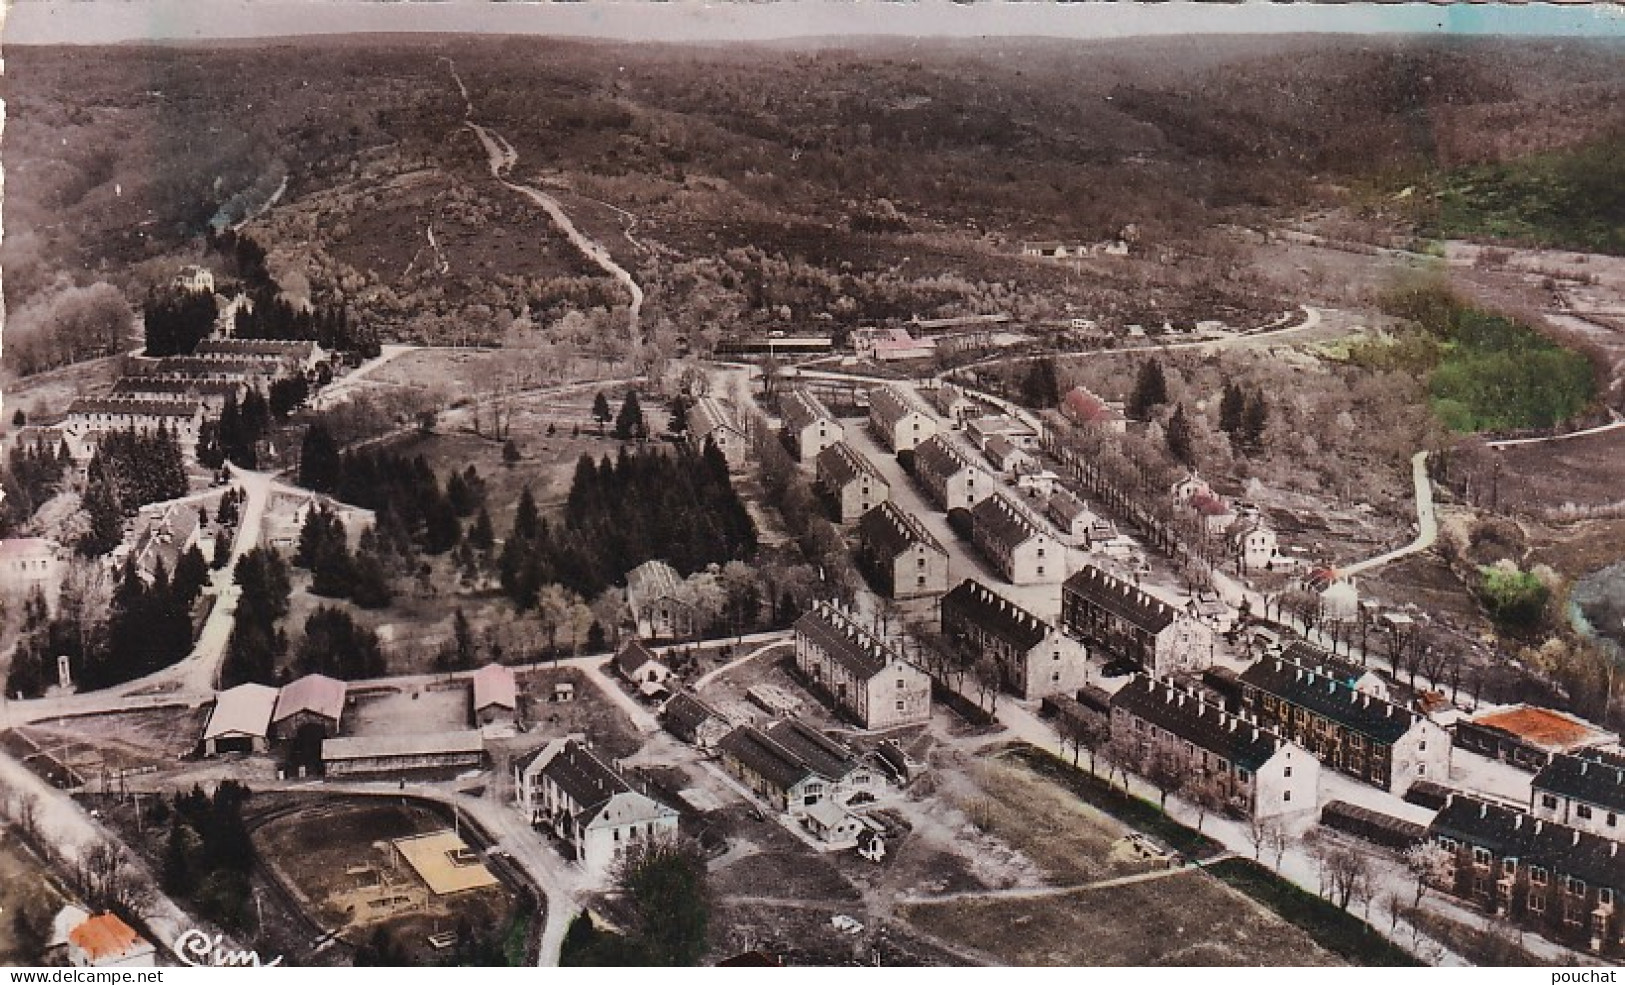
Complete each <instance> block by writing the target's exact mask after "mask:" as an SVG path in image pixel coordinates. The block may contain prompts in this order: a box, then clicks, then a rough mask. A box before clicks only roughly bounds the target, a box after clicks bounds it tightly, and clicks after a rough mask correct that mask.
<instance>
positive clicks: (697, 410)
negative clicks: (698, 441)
mask: <svg viewBox="0 0 1625 985" xmlns="http://www.w3.org/2000/svg"><path fill="white" fill-rule="evenodd" d="M724 429H726V430H729V431H734V432H738V431H739V425H738V424H735V423H734V418H733V414H731V413H730V412H729V411H728V409H727V408H726V407H724V406H722V404H721V402H719V401H718V400H717V398H715V397H701V398H700V399H699V401H698V402H697V403H695V404H694V409H693V410H691V411H690V412H689V415H688V433H689V435H690V436H691V437H694V438H703V437H705V436H706V435H708V434H714V433H715V432H717V431H721V430H724Z"/></svg>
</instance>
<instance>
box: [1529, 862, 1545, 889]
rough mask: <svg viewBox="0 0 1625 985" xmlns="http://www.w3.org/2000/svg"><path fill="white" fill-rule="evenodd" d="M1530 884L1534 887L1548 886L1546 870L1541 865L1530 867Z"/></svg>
mask: <svg viewBox="0 0 1625 985" xmlns="http://www.w3.org/2000/svg"><path fill="white" fill-rule="evenodd" d="M1529 882H1530V884H1531V885H1534V886H1544V885H1546V869H1545V868H1544V867H1542V866H1539V865H1531V866H1530V867H1529Z"/></svg>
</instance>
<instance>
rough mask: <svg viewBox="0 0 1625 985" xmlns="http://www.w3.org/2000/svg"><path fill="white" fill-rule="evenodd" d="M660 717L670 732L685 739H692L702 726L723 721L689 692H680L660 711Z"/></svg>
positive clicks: (712, 709) (713, 710)
mask: <svg viewBox="0 0 1625 985" xmlns="http://www.w3.org/2000/svg"><path fill="white" fill-rule="evenodd" d="M660 717H661V719H662V720H663V721H664V722H665V724H666V730H667V731H668V732H671V733H672V734H673V735H676V736H678V737H679V738H683V739H692V738H693V737H694V736H695V735H696V734H697V733H698V732H699V729H700V726H701V725H704V724H705V723H706V722H708V721H710V720H711V719H713V718H714V719H716V720H718V721H722V720H723V718H722V716H721V715H719V714H717V712H716V709H714V708H712V707H711V706H710V705H708V704H706V703H705V702H703V701H701V700H700V699H699V698H697V697H695V696H694V695H692V694H690V693H689V692H687V691H680V692H678V693H677V694H676V695H675V696H674V697H673V698H672V699H671V700H670V701H668V702H666V706H665V707H664V708H662V709H660Z"/></svg>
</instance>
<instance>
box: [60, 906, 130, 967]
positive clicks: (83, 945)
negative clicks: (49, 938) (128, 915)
mask: <svg viewBox="0 0 1625 985" xmlns="http://www.w3.org/2000/svg"><path fill="white" fill-rule="evenodd" d="M68 940H69V942H71V943H72V944H73V945H74V946H75V947H77V948H79V949H80V950H81V951H84V952H85V955H86V956H87V957H88V958H90V960H92V961H104V960H106V959H108V958H121V957H123V956H125V955H126V954H129V953H130V952H131V951H133V950H135V949H136V945H137V944H144V943H146V942H145V941H143V940H141V935H140V934H138V933H136V932H135V931H134V930H133V929H131V927H130V925H129V924H127V923H125V922H124V921H123V920H120V919H119V918H118V917H117V916H115V915H113V914H111V913H103V914H99V915H97V916H94V917H91V918H90V919H89V920H86V921H85V922H84V923H82V924H80V925H79V926H77V927H75V928H73V929H72V930H70V931H68Z"/></svg>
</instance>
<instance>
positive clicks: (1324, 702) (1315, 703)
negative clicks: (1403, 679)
mask: <svg viewBox="0 0 1625 985" xmlns="http://www.w3.org/2000/svg"><path fill="white" fill-rule="evenodd" d="M1241 683H1242V684H1243V686H1247V687H1255V688H1258V689H1259V690H1261V691H1264V692H1267V693H1269V694H1273V695H1275V696H1276V697H1279V698H1281V699H1283V700H1285V701H1286V702H1287V703H1289V704H1291V705H1294V706H1296V707H1299V708H1307V709H1309V710H1310V711H1312V712H1314V713H1315V714H1317V715H1320V716H1321V717H1323V718H1327V719H1330V720H1331V721H1334V722H1336V723H1337V724H1339V725H1341V726H1343V727H1344V728H1347V729H1351V730H1353V731H1354V732H1357V733H1359V734H1360V735H1363V736H1365V737H1366V738H1368V739H1371V740H1373V741H1375V742H1380V743H1384V744H1388V745H1391V744H1393V743H1394V742H1395V741H1397V740H1398V739H1399V738H1400V737H1401V736H1403V735H1404V734H1405V733H1406V732H1409V731H1410V729H1411V726H1412V725H1413V724H1415V722H1416V719H1417V716H1416V714H1415V713H1414V712H1412V711H1411V710H1410V709H1408V708H1402V707H1400V706H1399V705H1396V704H1393V703H1392V702H1389V701H1384V700H1382V699H1381V698H1378V697H1375V696H1373V695H1370V694H1363V693H1361V692H1359V691H1356V690H1354V687H1353V686H1352V685H1351V684H1350V683H1349V682H1348V681H1346V680H1343V679H1341V678H1340V677H1337V676H1328V675H1326V674H1324V673H1321V672H1319V671H1317V670H1316V669H1315V668H1314V667H1313V666H1304V665H1303V664H1300V663H1296V662H1294V661H1292V660H1288V659H1286V658H1285V657H1265V658H1263V659H1262V660H1259V661H1258V662H1256V663H1254V664H1253V665H1252V666H1251V667H1248V668H1247V669H1246V670H1245V671H1243V672H1242V675H1241Z"/></svg>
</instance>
